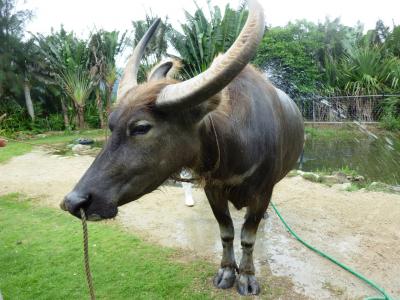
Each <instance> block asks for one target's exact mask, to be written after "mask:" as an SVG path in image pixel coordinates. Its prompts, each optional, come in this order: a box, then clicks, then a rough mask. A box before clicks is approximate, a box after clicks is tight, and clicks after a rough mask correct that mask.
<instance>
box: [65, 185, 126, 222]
mask: <svg viewBox="0 0 400 300" xmlns="http://www.w3.org/2000/svg"><path fill="white" fill-rule="evenodd" d="M60 208H61V209H62V210H64V211H67V212H69V213H70V214H71V215H73V216H75V217H77V218H79V219H81V218H82V215H81V209H83V211H84V212H85V215H86V219H87V220H88V221H100V220H103V219H112V218H114V217H115V216H116V215H117V214H118V207H117V205H115V204H113V203H109V202H105V201H100V200H99V199H93V197H90V196H87V197H81V196H79V194H77V193H76V192H74V191H72V192H71V193H69V194H68V195H67V196H66V197H65V198H64V200H63V201H62V202H61V203H60Z"/></svg>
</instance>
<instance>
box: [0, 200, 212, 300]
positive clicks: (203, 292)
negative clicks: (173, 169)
mask: <svg viewBox="0 0 400 300" xmlns="http://www.w3.org/2000/svg"><path fill="white" fill-rule="evenodd" d="M89 249H90V250H89V251H90V255H91V268H92V272H93V280H94V285H95V290H96V296H97V298H99V299H209V298H212V295H211V294H210V293H211V292H212V290H213V288H211V285H210V283H209V281H210V279H211V277H212V275H213V274H214V271H215V266H213V265H210V264H208V263H205V262H199V261H197V262H193V261H192V262H176V259H175V261H174V257H175V258H176V255H177V252H175V251H173V250H171V249H166V248H161V247H157V246H154V245H150V244H148V243H146V242H143V241H141V240H139V239H138V238H136V237H134V236H133V235H131V234H129V233H127V232H125V231H123V230H122V229H119V227H118V226H116V225H113V224H104V223H90V224H89ZM0 290H1V294H2V295H3V297H4V299H88V290H87V286H86V279H85V275H84V268H83V250H82V229H81V223H80V220H78V219H75V218H73V217H71V216H69V215H67V214H66V213H64V212H62V211H58V210H55V209H51V208H43V207H39V206H37V205H34V204H32V201H30V200H29V199H26V198H24V197H22V196H21V195H18V194H10V195H6V196H1V197H0Z"/></svg>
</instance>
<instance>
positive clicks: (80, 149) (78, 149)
mask: <svg viewBox="0 0 400 300" xmlns="http://www.w3.org/2000/svg"><path fill="white" fill-rule="evenodd" d="M71 150H72V152H74V153H75V154H80V155H83V154H87V152H88V150H90V146H88V145H81V144H77V145H74V146H73V147H72V148H71Z"/></svg>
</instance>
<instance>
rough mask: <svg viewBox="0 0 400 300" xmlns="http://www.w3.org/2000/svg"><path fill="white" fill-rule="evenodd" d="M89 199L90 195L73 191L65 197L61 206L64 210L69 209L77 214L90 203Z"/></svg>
mask: <svg viewBox="0 0 400 300" xmlns="http://www.w3.org/2000/svg"><path fill="white" fill-rule="evenodd" d="M89 199H90V197H89V195H83V194H79V193H77V192H75V191H73V192H71V193H69V194H68V195H67V196H66V197H65V198H64V201H63V202H62V203H61V205H60V206H61V209H63V210H67V211H69V212H70V213H72V214H77V213H78V212H79V209H80V208H83V207H85V206H87V204H89Z"/></svg>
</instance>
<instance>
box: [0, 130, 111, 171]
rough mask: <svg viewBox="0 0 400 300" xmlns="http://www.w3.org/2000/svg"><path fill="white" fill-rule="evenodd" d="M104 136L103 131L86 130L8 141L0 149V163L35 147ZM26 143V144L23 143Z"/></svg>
mask: <svg viewBox="0 0 400 300" xmlns="http://www.w3.org/2000/svg"><path fill="white" fill-rule="evenodd" d="M103 136H104V130H102V129H100V130H86V131H80V132H59V133H52V134H51V135H48V136H46V137H39V138H32V139H26V140H21V142H15V141H12V140H9V141H8V143H7V146H6V147H3V148H0V163H3V162H6V161H7V160H9V159H10V158H12V157H13V156H18V155H23V154H25V153H28V152H30V151H31V150H32V148H33V147H34V146H35V145H38V146H39V145H52V144H58V143H67V142H72V141H74V140H76V139H77V138H80V137H86V138H100V137H103ZM24 142H26V143H24Z"/></svg>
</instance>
